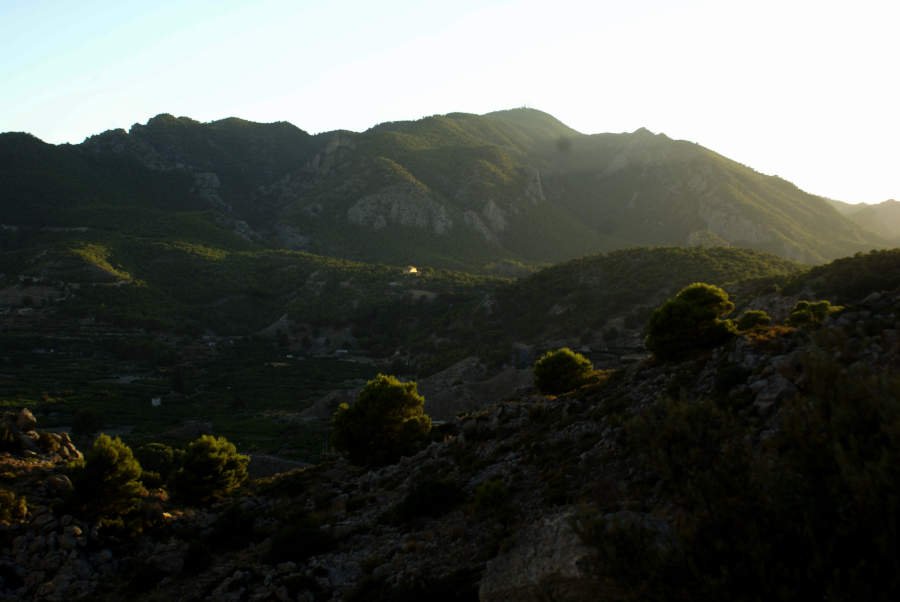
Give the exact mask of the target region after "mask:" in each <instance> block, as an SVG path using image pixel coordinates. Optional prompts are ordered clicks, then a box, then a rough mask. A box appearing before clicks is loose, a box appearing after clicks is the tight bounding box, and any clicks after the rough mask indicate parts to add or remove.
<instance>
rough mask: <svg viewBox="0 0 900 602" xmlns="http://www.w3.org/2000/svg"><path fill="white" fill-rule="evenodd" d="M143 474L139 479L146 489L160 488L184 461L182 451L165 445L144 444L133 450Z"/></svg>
mask: <svg viewBox="0 0 900 602" xmlns="http://www.w3.org/2000/svg"><path fill="white" fill-rule="evenodd" d="M134 455H135V456H136V457H137V459H138V461H139V462H140V463H141V467H143V469H144V474H143V475H142V477H141V479H142V480H143V481H144V484H145V485H146V486H148V487H162V486H164V485H165V484H166V483H167V482H168V481H169V479H171V478H172V477H173V476H174V475H175V471H176V470H178V468H179V466H181V462H182V460H183V459H184V450H181V449H177V448H174V447H172V446H171V445H166V444H165V443H145V444H144V445H141V446H140V447H138V448H137V449H135V450H134Z"/></svg>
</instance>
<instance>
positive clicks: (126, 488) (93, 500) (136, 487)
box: [72, 433, 146, 518]
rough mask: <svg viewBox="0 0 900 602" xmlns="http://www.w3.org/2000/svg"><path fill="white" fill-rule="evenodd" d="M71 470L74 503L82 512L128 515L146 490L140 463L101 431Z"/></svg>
mask: <svg viewBox="0 0 900 602" xmlns="http://www.w3.org/2000/svg"><path fill="white" fill-rule="evenodd" d="M74 469H75V470H74V472H73V474H72V484H73V486H74V491H73V494H74V502H75V506H76V510H78V511H81V512H82V513H84V514H87V515H90V516H103V517H112V518H115V517H119V516H123V515H126V514H129V513H130V512H132V511H133V510H135V509H137V507H138V505H139V504H140V501H141V497H142V496H143V495H144V494H145V493H146V490H145V489H144V487H143V486H142V485H141V472H142V470H141V465H140V463H139V462H138V461H137V460H136V459H135V457H134V454H133V453H132V452H131V448H130V447H128V446H127V445H126V444H125V443H123V442H122V440H121V439H119V438H118V437H115V438H112V437H110V436H109V435H106V434H103V433H101V434H100V435H99V436H98V437H97V438H96V439H95V440H94V444H93V446H92V447H91V449H90V450H89V451H88V452H87V454H85V457H84V460H82V461H80V462H77V463H75V465H74Z"/></svg>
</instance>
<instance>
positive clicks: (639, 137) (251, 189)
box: [0, 109, 886, 268]
mask: <svg viewBox="0 0 900 602" xmlns="http://www.w3.org/2000/svg"><path fill="white" fill-rule="evenodd" d="M0 194H2V196H0V198H2V202H0V224H3V225H4V228H5V229H4V232H3V241H4V246H5V248H15V247H17V246H21V245H22V244H24V241H25V240H27V239H29V238H30V237H31V236H32V235H33V234H34V232H36V231H37V232H42V233H43V236H44V238H46V235H47V233H48V232H56V233H59V230H60V229H72V228H78V229H87V230H88V231H91V232H103V231H112V230H114V231H116V232H118V233H121V234H129V235H135V236H141V237H156V238H167V239H177V240H184V241H188V242H192V243H202V244H212V245H214V246H224V247H227V248H244V249H247V248H259V247H276V248H287V249H293V250H304V251H309V252H313V253H317V254H321V255H329V256H337V257H343V258H349V259H354V260H361V261H376V262H377V261H381V262H388V263H395V264H404V263H411V264H414V265H418V264H432V265H443V266H447V267H457V268H460V267H462V268H473V267H481V266H483V265H484V264H487V263H490V262H495V261H501V260H513V261H525V262H530V263H534V262H555V261H559V260H563V259H569V258H573V257H578V256H581V255H585V254H589V253H596V252H601V251H609V250H614V249H621V248H627V247H633V246H646V245H682V246H683V245H707V246H709V245H714V246H721V245H733V246H740V247H748V248H754V249H758V250H764V251H768V252H771V253H775V254H778V255H781V256H782V257H786V258H790V259H794V260H797V261H801V262H805V263H818V262H822V261H825V260H827V259H831V258H834V257H838V256H842V255H847V254H850V253H853V252H856V251H860V250H868V249H870V248H873V247H878V246H884V245H885V244H886V242H885V241H884V240H882V239H881V238H880V237H879V236H878V235H876V234H873V233H872V232H869V231H867V230H864V229H862V228H861V227H859V226H858V225H856V224H854V223H852V222H850V221H849V220H848V219H846V218H845V217H843V216H841V215H840V213H839V212H838V211H836V210H835V209H834V208H833V207H832V206H830V205H829V203H828V202H826V201H825V200H824V199H822V198H821V197H816V196H813V195H810V194H807V193H805V192H803V191H801V190H799V189H798V188H796V187H795V186H793V185H792V184H790V183H789V182H786V181H784V180H781V179H779V178H776V177H770V176H764V175H761V174H758V173H756V172H754V171H753V170H752V169H750V168H747V167H745V166H743V165H740V164H738V163H736V162H734V161H731V160H729V159H727V158H725V157H722V156H721V155H718V154H716V153H714V152H712V151H710V150H708V149H705V148H703V147H701V146H699V145H696V144H693V143H689V142H684V141H675V140H671V139H669V138H668V137H666V136H665V135H662V134H659V135H654V134H652V133H650V132H649V131H647V130H644V129H641V130H637V131H635V132H633V133H630V134H598V135H584V134H580V133H578V132H576V131H575V130H573V129H571V128H569V127H567V126H566V125H564V124H563V123H561V122H560V121H558V120H557V119H555V118H554V117H552V116H550V115H548V114H546V113H542V112H540V111H536V110H530V109H515V110H508V111H498V112H494V113H488V114H486V115H470V114H462V113H453V114H449V115H439V116H433V117H427V118H424V119H420V120H417V121H403V122H393V123H384V124H381V125H378V126H375V127H373V128H371V129H370V130H367V131H365V132H362V133H354V132H349V131H334V132H327V133H323V134H318V135H310V134H308V133H306V132H304V131H302V130H300V129H298V128H296V127H294V126H292V125H290V124H288V123H270V124H260V123H252V122H248V121H244V120H240V119H233V118H232V119H224V120H221V121H215V122H211V123H199V122H196V121H194V120H191V119H189V118H186V117H179V118H176V117H173V116H171V115H159V116H157V117H154V118H153V119H151V120H150V121H148V122H147V124H146V125H134V126H133V127H132V128H131V129H130V130H129V131H128V132H125V131H124V130H114V131H109V132H105V133H103V134H99V135H97V136H92V137H90V138H88V139H87V140H85V141H84V142H83V143H81V144H78V145H60V146H53V145H48V144H45V143H43V142H41V141H40V140H38V139H36V138H34V137H33V136H30V135H28V134H15V133H7V134H2V135H0ZM48 229H49V230H48ZM13 232H16V234H15V236H14V235H13V234H12V233H13ZM11 237H12V238H15V239H16V240H14V241H12V242H10V240H9V239H10V238H11Z"/></svg>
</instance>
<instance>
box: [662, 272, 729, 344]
mask: <svg viewBox="0 0 900 602" xmlns="http://www.w3.org/2000/svg"><path fill="white" fill-rule="evenodd" d="M733 310H734V303H732V302H731V300H730V299H729V298H728V293H726V292H725V291H723V290H722V289H721V288H719V287H717V286H713V285H712V284H706V283H703V282H695V283H694V284H690V285H688V286H686V287H685V288H683V289H681V291H679V292H678V294H677V295H675V297H673V298H672V299H669V300H668V301H666V302H665V303H663V304H662V305H661V306H660V307H659V308H658V309H657V310H656V311H654V312H653V315H652V316H650V323H649V324H648V326H647V338H646V339H645V344H646V345H647V349H649V350H650V351H651V352H653V355H655V356H656V357H657V358H659V359H662V360H670V359H679V358H682V357H685V356H687V355H689V354H690V353H692V352H694V351H697V350H700V349H706V348H709V347H715V346H716V345H720V344H722V343H724V342H725V341H727V340H728V339H729V338H730V337H732V336H733V335H734V332H735V328H734V323H733V322H732V321H731V320H723V319H722V318H723V317H724V316H726V315H728V314H729V313H731V312H732V311H733Z"/></svg>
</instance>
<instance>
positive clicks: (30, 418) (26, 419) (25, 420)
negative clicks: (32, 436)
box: [16, 408, 37, 432]
mask: <svg viewBox="0 0 900 602" xmlns="http://www.w3.org/2000/svg"><path fill="white" fill-rule="evenodd" d="M36 426H37V419H36V418H35V417H34V414H32V413H31V410H29V409H28V408H22V409H21V410H19V413H18V414H17V415H16V428H18V429H19V430H20V431H22V432H25V431H33V430H34V427H36Z"/></svg>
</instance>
